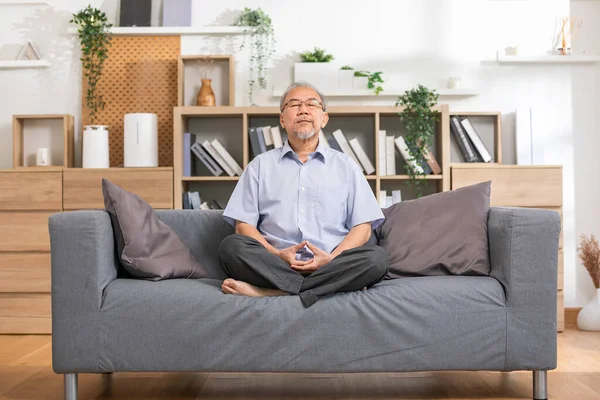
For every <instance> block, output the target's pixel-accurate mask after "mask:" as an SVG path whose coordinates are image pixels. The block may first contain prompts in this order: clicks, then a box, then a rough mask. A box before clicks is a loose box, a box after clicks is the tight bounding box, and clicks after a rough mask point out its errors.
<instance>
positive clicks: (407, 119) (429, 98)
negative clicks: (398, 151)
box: [396, 85, 439, 198]
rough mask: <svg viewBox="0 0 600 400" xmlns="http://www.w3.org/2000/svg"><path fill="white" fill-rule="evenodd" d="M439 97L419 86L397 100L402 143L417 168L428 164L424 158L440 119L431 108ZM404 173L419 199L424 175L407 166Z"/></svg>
mask: <svg viewBox="0 0 600 400" xmlns="http://www.w3.org/2000/svg"><path fill="white" fill-rule="evenodd" d="M438 97H439V96H438V94H437V93H436V92H435V90H429V89H428V88H426V87H425V86H423V85H418V86H417V87H416V88H415V89H411V90H407V91H406V92H404V94H403V95H401V96H399V97H398V100H397V101H396V106H403V107H404V108H403V110H402V111H401V112H399V115H400V120H402V122H403V123H404V127H405V128H406V135H405V136H404V140H405V142H406V146H407V147H408V151H409V153H410V155H411V156H412V158H411V159H410V160H409V161H410V162H415V163H416V164H417V165H424V164H425V163H426V162H427V161H426V157H425V156H426V154H427V150H428V149H431V147H432V143H433V137H434V135H435V130H436V123H437V121H438V119H439V112H438V111H437V110H435V109H432V108H433V107H434V106H435V105H436V104H437V101H438ZM407 165H408V163H407ZM406 170H407V173H408V175H409V178H410V179H409V180H408V182H407V184H408V185H409V186H412V187H413V188H414V191H415V195H416V196H417V198H419V197H421V196H422V195H423V189H424V187H425V184H426V182H427V180H426V178H425V175H423V174H422V173H421V174H420V173H419V171H418V170H414V169H413V168H410V167H408V166H407V168H406Z"/></svg>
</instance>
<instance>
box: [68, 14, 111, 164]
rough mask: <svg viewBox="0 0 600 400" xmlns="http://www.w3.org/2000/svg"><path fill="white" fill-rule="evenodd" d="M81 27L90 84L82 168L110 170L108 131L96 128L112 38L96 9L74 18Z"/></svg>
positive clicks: (104, 16) (104, 128) (104, 19)
mask: <svg viewBox="0 0 600 400" xmlns="http://www.w3.org/2000/svg"><path fill="white" fill-rule="evenodd" d="M69 22H71V23H75V24H77V25H78V26H79V27H78V29H77V33H78V36H79V41H80V43H81V58H80V60H81V63H82V64H81V65H82V69H83V75H84V76H85V78H86V82H87V93H86V96H85V105H86V106H87V109H88V112H89V115H88V118H89V120H90V122H91V124H90V125H86V126H84V132H83V156H82V158H83V160H82V162H83V167H84V168H107V167H108V166H109V159H108V127H107V126H105V125H94V123H95V121H96V118H97V114H98V111H101V110H103V109H104V100H103V98H102V93H101V92H100V90H99V88H98V84H99V82H100V79H101V77H102V68H103V66H104V62H105V61H106V59H107V58H108V47H109V46H110V41H111V39H112V35H111V33H110V27H112V24H111V23H109V22H108V19H107V18H106V14H105V13H104V12H102V11H100V10H98V9H97V8H92V7H91V6H90V5H88V6H87V7H86V8H84V9H83V10H80V11H79V12H78V13H76V14H73V18H72V19H71V20H70V21H69ZM94 152H96V153H101V154H102V155H103V156H102V157H99V156H95V157H93V160H95V161H92V160H91V157H86V155H87V154H92V153H94Z"/></svg>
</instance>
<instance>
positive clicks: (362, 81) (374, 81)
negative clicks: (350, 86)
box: [354, 71, 383, 95]
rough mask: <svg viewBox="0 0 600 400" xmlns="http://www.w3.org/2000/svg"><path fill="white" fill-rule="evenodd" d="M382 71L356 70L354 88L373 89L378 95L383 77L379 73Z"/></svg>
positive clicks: (381, 88) (381, 89)
mask: <svg viewBox="0 0 600 400" xmlns="http://www.w3.org/2000/svg"><path fill="white" fill-rule="evenodd" d="M382 73H383V72H369V71H356V72H355V73H354V76H355V77H356V79H355V80H354V83H355V85H354V88H355V89H359V90H366V89H373V90H375V94H376V95H379V93H381V92H382V91H383V86H382V85H381V84H382V83H383V79H382V78H381V74H382Z"/></svg>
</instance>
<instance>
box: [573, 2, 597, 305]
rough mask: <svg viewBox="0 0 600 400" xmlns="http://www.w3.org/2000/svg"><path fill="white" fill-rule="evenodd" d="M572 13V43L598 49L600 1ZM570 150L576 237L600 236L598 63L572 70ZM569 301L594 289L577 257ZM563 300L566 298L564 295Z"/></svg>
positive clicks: (578, 5) (577, 5)
mask: <svg viewBox="0 0 600 400" xmlns="http://www.w3.org/2000/svg"><path fill="white" fill-rule="evenodd" d="M571 14H572V15H573V16H574V17H577V18H582V19H583V20H584V22H583V25H582V26H581V30H580V32H579V34H578V36H577V37H576V40H575V42H574V46H578V47H579V48H580V49H581V50H585V51H586V53H590V52H592V53H600V1H580V0H579V1H572V2H571ZM571 82H572V93H573V95H572V97H573V152H574V155H575V157H574V170H575V171H576V174H575V185H574V187H575V209H576V210H577V212H576V213H575V238H574V239H575V240H576V245H575V246H577V245H578V244H579V240H580V235H582V234H585V235H588V236H589V235H590V234H594V235H595V236H596V238H598V239H600V207H599V206H598V205H600V185H599V183H598V172H599V171H600V157H598V150H599V149H600V113H599V112H598V110H600V98H599V97H598V94H599V93H600V65H595V66H594V67H592V68H583V69H577V70H575V71H573V72H572V77H571ZM567 284H568V285H569V286H568V289H569V291H568V292H567V291H566V289H567V287H566V286H565V295H567V296H568V299H569V304H573V305H577V306H582V305H585V304H586V303H587V302H588V301H590V300H591V298H592V296H593V293H594V285H593V283H592V280H591V278H590V276H589V274H588V272H587V270H586V269H585V268H584V267H583V264H582V263H581V260H579V258H576V260H575V262H574V263H573V270H572V273H571V274H569V275H568V281H567V275H565V285H567ZM565 303H566V299H565Z"/></svg>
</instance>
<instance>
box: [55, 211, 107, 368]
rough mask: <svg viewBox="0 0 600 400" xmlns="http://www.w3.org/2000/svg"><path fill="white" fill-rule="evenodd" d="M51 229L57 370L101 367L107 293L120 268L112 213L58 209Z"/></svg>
mask: <svg viewBox="0 0 600 400" xmlns="http://www.w3.org/2000/svg"><path fill="white" fill-rule="evenodd" d="M49 231H50V251H51V262H52V267H51V282H52V286H51V287H52V346H53V347H52V350H53V351H52V359H53V369H54V371H55V372H57V373H65V372H97V368H98V361H97V360H98V356H97V351H98V350H97V349H98V332H97V330H98V314H99V311H100V306H101V305H102V294H103V291H104V288H105V287H106V286H107V285H108V284H109V283H110V282H111V281H112V280H114V279H116V278H117V269H118V260H117V255H116V252H115V244H114V243H115V241H114V235H113V229H112V225H111V221H110V216H109V215H108V213H107V212H106V211H102V210H90V211H73V212H63V213H59V214H54V215H52V216H51V217H50V220H49Z"/></svg>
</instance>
